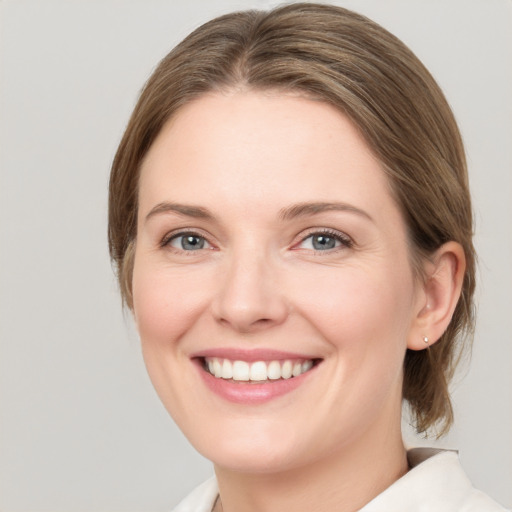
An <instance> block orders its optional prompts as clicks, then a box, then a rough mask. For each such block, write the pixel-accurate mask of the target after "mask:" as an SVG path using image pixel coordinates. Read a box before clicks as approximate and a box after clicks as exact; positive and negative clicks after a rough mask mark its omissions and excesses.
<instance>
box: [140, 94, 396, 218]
mask: <svg viewBox="0 0 512 512" xmlns="http://www.w3.org/2000/svg"><path fill="white" fill-rule="evenodd" d="M139 185H140V187H139V190H140V197H139V199H140V203H139V204H140V212H139V213H141V214H144V212H145V211H146V212H147V210H148V209H150V208H151V207H152V206H154V204H155V203H158V202H159V201H164V200H174V201H177V200H178V201H181V202H197V201H200V202H201V203H207V204H204V206H206V207H208V208H210V207H218V206H219V201H220V202H223V205H224V206H227V205H228V204H229V205H235V206H238V207H240V208H241V209H244V208H245V209H247V208H258V207H259V206H261V207H263V206H264V207H265V208H270V207H272V206H275V207H276V208H282V207H283V206H286V204H283V203H286V202H287V201H288V202H289V201H291V202H301V201H312V200H315V201H340V200H343V201H346V202H351V203H355V204H356V205H358V206H366V207H368V206H369V205H370V204H373V206H372V209H373V210H378V209H379V208H381V207H384V206H386V205H387V206H389V202H390V200H391V196H390V193H389V190H388V184H387V178H386V176H385V174H384V172H383V171H382V168H381V165H380V163H379V162H378V161H377V159H376V158H375V157H374V155H373V154H372V152H371V150H370V148H369V147H368V145H367V144H366V142H365V141H364V139H363V138H362V136H361V135H360V134H359V132H358V130H357V128H356V127H355V126H354V125H353V123H352V122H351V121H350V120H349V119H348V118H347V117H346V116H344V115H343V114H341V113H340V112H339V111H338V110H336V109H335V108H334V107H332V106H330V105H328V104H326V103H323V102H320V101H315V100H311V99H307V98H304V97H301V96H297V95H292V94H285V93H282V92H254V91H244V92H240V91H238V92H227V93H210V94H207V95H204V96H202V97H200V98H199V99H196V100H194V101H192V102H190V103H188V104H187V105H185V106H184V107H182V108H181V109H180V110H179V111H178V112H177V114H176V115H175V116H173V118H171V120H170V121H168V122H167V124H166V125H165V126H164V127H163V129H162V130H161V132H160V134H159V135H158V137H157V138H156V140H155V142H154V143H153V145H152V147H151V148H150V150H149V152H148V154H147V156H146V158H145V160H144V162H143V165H142V168H141V177H140V184H139Z"/></svg>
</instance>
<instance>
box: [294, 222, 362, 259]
mask: <svg viewBox="0 0 512 512" xmlns="http://www.w3.org/2000/svg"><path fill="white" fill-rule="evenodd" d="M313 235H326V236H330V237H332V238H335V239H336V240H337V241H339V242H340V243H341V246H339V247H336V248H333V249H327V250H325V251H315V250H313V251H314V252H316V253H322V252H323V253H327V254H329V253H333V252H336V251H339V250H344V249H347V248H351V247H353V246H354V240H353V239H352V238H351V237H350V236H348V235H347V234H346V233H343V232H342V231H338V230H337V229H332V228H317V227H315V228H309V229H308V230H306V231H305V232H302V233H301V234H300V235H299V236H298V237H297V239H298V240H297V241H296V242H294V243H293V244H292V249H294V250H300V249H301V247H299V245H300V244H302V243H303V242H304V241H305V240H307V239H308V238H310V237H311V236H313Z"/></svg>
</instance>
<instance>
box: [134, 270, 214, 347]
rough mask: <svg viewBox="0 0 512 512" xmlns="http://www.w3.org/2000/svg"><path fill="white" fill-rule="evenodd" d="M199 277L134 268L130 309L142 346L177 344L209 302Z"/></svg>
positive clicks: (206, 288)
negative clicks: (132, 311) (131, 305)
mask: <svg viewBox="0 0 512 512" xmlns="http://www.w3.org/2000/svg"><path fill="white" fill-rule="evenodd" d="M204 284H205V283H204V280H203V279H201V276H199V275H197V274H194V273H191V272H187V273H183V272H172V271H170V270H169V269H167V270H165V269H163V270H162V269H157V270H155V269H151V268H147V267H144V266H143V265H140V266H138V265H137V264H136V265H135V267H134V273H133V308H134V314H135V320H136V323H137V329H138V331H139V335H140V337H141V341H142V343H143V345H147V344H154V345H158V344H161V343H163V344H165V345H168V344H170V343H173V342H175V341H176V340H179V339H180V337H181V336H182V335H183V334H184V333H185V332H186V331H187V330H188V329H189V328H190V326H191V325H193V323H194V322H195V320H196V319H197V317H198V315H199V314H200V312H201V311H202V310H203V309H204V307H205V305H206V304H207V302H208V298H207V290H208V287H206V286H205V285H204Z"/></svg>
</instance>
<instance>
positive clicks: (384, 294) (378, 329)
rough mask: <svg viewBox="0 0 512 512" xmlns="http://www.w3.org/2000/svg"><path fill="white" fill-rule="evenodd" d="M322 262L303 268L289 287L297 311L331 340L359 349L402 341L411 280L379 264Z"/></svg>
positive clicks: (405, 330) (410, 300) (403, 339)
mask: <svg viewBox="0 0 512 512" xmlns="http://www.w3.org/2000/svg"><path fill="white" fill-rule="evenodd" d="M375 269H379V267H377V266H374V267H366V266H361V267H358V268H339V269H333V268H327V269H322V270H321V271H319V272H316V273H314V274H313V273H309V274H308V273H304V275H303V276H302V279H301V280H300V287H298V286H295V287H294V288H295V289H294V290H293V291H292V293H293V295H294V297H295V304H296V306H297V309H299V310H300V312H301V314H302V315H303V316H305V317H307V318H308V319H309V321H310V322H311V323H312V324H314V325H315V326H316V328H317V329H318V330H319V331H320V332H322V333H323V335H324V337H325V338H326V339H327V340H328V341H329V342H330V343H331V344H332V345H333V346H337V348H340V347H338V345H341V346H342V348H346V349H347V350H348V349H349V348H353V349H356V350H360V351H362V350H364V349H365V348H367V347H369V346H386V345H387V346H388V347H389V344H390V343H391V344H392V343H398V344H399V345H400V348H401V346H402V345H405V343H406V337H407V331H408V328H409V326H410V322H411V313H412V308H411V305H412V300H413V294H414V287H413V281H412V278H411V276H410V275H408V273H407V272H405V273H400V272H396V271H394V270H393V269H392V268H385V267H381V268H380V269H379V270H378V271H376V270H375Z"/></svg>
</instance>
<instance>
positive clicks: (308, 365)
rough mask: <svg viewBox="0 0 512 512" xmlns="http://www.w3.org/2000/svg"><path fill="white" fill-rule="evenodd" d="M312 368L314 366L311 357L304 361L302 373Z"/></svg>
mask: <svg viewBox="0 0 512 512" xmlns="http://www.w3.org/2000/svg"><path fill="white" fill-rule="evenodd" d="M311 368H313V361H311V359H308V360H307V361H304V362H303V363H302V373H306V372H307V371H308V370H311Z"/></svg>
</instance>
